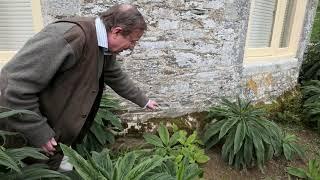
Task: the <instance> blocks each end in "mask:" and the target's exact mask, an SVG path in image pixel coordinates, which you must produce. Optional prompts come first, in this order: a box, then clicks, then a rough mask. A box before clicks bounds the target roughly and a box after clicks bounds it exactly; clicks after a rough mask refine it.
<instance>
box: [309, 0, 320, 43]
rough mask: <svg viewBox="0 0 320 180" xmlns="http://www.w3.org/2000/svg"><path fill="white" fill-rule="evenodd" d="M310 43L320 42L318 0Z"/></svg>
mask: <svg viewBox="0 0 320 180" xmlns="http://www.w3.org/2000/svg"><path fill="white" fill-rule="evenodd" d="M310 41H311V43H315V42H320V3H319V2H318V8H317V14H316V16H315V18H314V22H313V27H312V33H311V40H310Z"/></svg>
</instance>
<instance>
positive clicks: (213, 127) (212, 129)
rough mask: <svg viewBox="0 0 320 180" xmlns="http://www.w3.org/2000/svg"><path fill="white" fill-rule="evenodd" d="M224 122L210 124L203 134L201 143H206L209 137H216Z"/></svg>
mask: <svg viewBox="0 0 320 180" xmlns="http://www.w3.org/2000/svg"><path fill="white" fill-rule="evenodd" d="M225 122H226V120H221V121H218V122H214V123H210V124H209V125H208V127H207V129H206V130H205V132H204V135H203V138H202V141H203V142H204V143H207V141H209V139H210V138H211V137H213V136H214V135H216V134H217V133H218V132H220V130H221V127H222V125H223V124H224V123H225Z"/></svg>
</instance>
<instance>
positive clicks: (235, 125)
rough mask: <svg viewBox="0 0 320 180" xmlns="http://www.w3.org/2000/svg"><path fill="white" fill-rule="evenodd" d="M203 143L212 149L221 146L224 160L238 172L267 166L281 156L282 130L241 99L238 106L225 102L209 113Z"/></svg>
mask: <svg viewBox="0 0 320 180" xmlns="http://www.w3.org/2000/svg"><path fill="white" fill-rule="evenodd" d="M208 119H210V120H211V121H212V122H211V123H210V124H208V126H207V128H206V130H205V132H204V134H203V142H204V143H205V144H206V145H207V147H208V148H211V147H212V146H213V145H215V144H217V143H219V142H221V143H223V146H222V158H223V159H224V161H226V162H228V164H229V165H232V166H234V167H236V168H237V169H240V168H246V167H251V166H252V165H254V164H257V165H258V166H259V168H260V169H261V170H263V165H264V164H265V162H266V161H267V160H269V159H271V158H272V157H273V156H275V155H280V147H281V129H280V128H279V126H277V125H276V124H275V123H273V122H271V121H268V120H267V119H266V118H265V112H264V111H263V110H262V109H259V108H256V107H254V106H253V105H252V104H251V102H250V101H245V100H242V99H240V98H237V101H236V102H231V101H229V100H227V99H222V104H221V106H216V107H213V108H211V109H210V110H209V113H208Z"/></svg>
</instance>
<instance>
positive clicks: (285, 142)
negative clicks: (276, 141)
mask: <svg viewBox="0 0 320 180" xmlns="http://www.w3.org/2000/svg"><path fill="white" fill-rule="evenodd" d="M297 141H298V138H297V137H296V136H295V135H293V134H286V133H284V132H283V133H282V152H283V154H284V156H285V158H286V159H287V160H290V161H291V160H293V158H294V157H295V156H299V157H300V158H301V159H303V158H304V150H303V149H302V147H300V146H299V145H298V144H297Z"/></svg>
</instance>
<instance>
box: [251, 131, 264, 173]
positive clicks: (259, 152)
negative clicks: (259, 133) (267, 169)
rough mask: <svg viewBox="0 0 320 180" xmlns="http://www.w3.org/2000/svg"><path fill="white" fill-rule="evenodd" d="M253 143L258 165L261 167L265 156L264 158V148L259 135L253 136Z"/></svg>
mask: <svg viewBox="0 0 320 180" xmlns="http://www.w3.org/2000/svg"><path fill="white" fill-rule="evenodd" d="M253 145H254V147H255V153H256V156H257V162H258V166H259V167H260V168H262V165H263V164H264V162H265V158H264V153H265V148H264V146H263V142H262V139H260V138H259V137H256V138H253Z"/></svg>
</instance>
